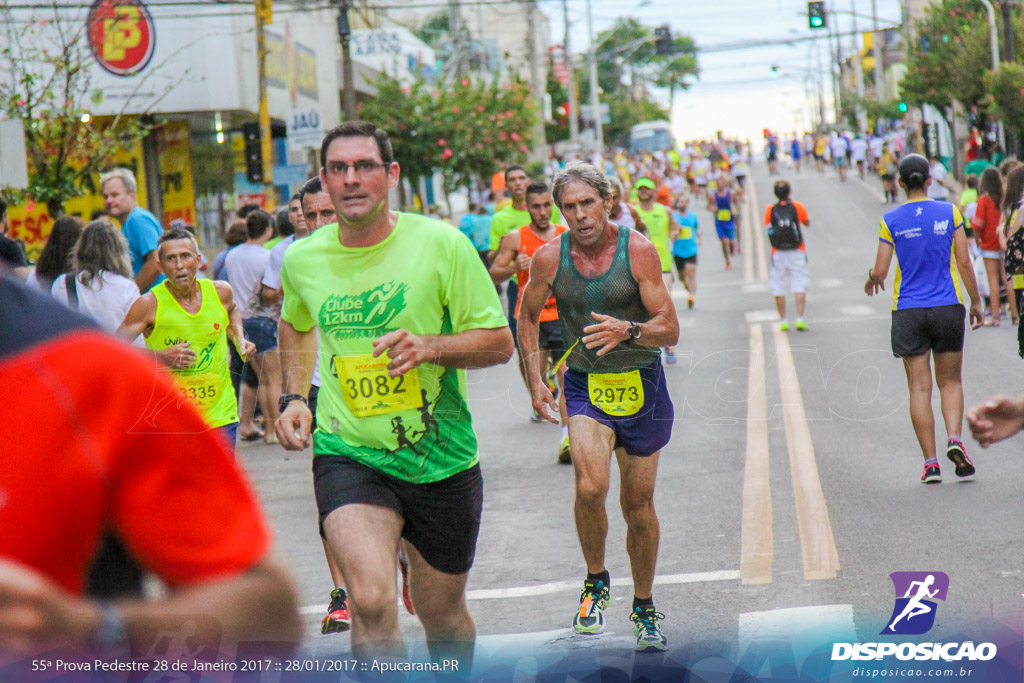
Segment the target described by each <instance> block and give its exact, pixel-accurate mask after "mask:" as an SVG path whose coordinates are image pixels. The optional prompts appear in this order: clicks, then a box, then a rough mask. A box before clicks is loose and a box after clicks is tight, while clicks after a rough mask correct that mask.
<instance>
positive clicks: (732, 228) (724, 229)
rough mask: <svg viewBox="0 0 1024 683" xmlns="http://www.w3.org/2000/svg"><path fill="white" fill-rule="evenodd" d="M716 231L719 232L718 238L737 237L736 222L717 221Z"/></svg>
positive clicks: (732, 238) (731, 238)
mask: <svg viewBox="0 0 1024 683" xmlns="http://www.w3.org/2000/svg"><path fill="white" fill-rule="evenodd" d="M715 232H717V233H718V239H720V240H724V239H730V240H734V239H736V223H734V222H733V221H729V222H728V223H719V222H717V221H716V222H715Z"/></svg>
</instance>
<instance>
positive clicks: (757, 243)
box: [744, 179, 768, 282]
mask: <svg viewBox="0 0 1024 683" xmlns="http://www.w3.org/2000/svg"><path fill="white" fill-rule="evenodd" d="M747 188H749V190H750V195H749V196H748V197H747V232H748V233H749V234H752V235H753V236H754V254H755V255H756V256H757V279H758V280H759V281H761V282H766V281H767V280H768V247H767V245H765V243H764V225H762V223H761V216H760V215H759V214H760V208H761V205H760V204H759V203H758V201H757V189H756V188H755V187H754V181H753V179H751V180H750V182H748V183H747ZM749 255H750V254H748V256H749ZM744 261H746V259H744ZM750 261H751V267H753V259H750ZM745 274H746V270H744V275H745ZM747 280H748V281H750V278H747Z"/></svg>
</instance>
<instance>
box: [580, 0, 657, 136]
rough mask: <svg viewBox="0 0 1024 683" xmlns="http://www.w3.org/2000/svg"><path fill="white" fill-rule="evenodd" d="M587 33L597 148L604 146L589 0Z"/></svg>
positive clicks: (591, 102)
mask: <svg viewBox="0 0 1024 683" xmlns="http://www.w3.org/2000/svg"><path fill="white" fill-rule="evenodd" d="M587 34H588V35H589V37H590V55H589V56H590V108H591V109H593V111H594V134H595V137H596V139H597V150H598V151H601V150H602V149H603V148H604V128H603V126H602V124H601V99H600V98H599V97H598V93H597V89H598V85H597V45H596V43H595V41H594V16H593V14H591V11H590V0H587ZM668 108H669V116H671V115H672V103H671V102H669V103H668Z"/></svg>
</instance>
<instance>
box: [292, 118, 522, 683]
mask: <svg viewBox="0 0 1024 683" xmlns="http://www.w3.org/2000/svg"><path fill="white" fill-rule="evenodd" d="M320 163H321V167H322V169H323V170H322V171H321V179H322V182H323V185H324V187H325V189H326V190H327V193H328V194H329V195H330V197H331V201H332V202H333V203H334V206H335V208H336V209H337V215H338V223H337V224H332V225H327V226H324V227H323V228H320V230H318V231H317V232H315V233H313V234H312V235H311V236H310V237H307V238H306V239H305V240H302V241H301V242H296V243H295V244H293V245H292V246H291V247H289V249H288V251H287V252H286V253H285V257H284V265H283V268H282V270H281V282H282V288H283V290H284V305H283V307H282V310H281V324H280V328H279V331H278V341H279V345H280V349H281V356H282V364H283V367H285V368H288V371H287V373H286V378H285V394H284V395H283V396H282V397H281V405H282V414H281V419H280V421H279V422H278V425H277V431H278V436H279V438H280V440H281V443H282V445H283V446H284V447H285V448H287V449H290V450H300V449H303V448H306V447H307V446H308V445H309V442H310V434H309V429H310V422H311V418H312V415H311V414H310V412H309V409H308V408H307V407H306V404H305V398H304V397H305V395H306V392H307V391H308V389H309V382H310V375H311V373H312V369H313V360H314V355H315V354H316V335H315V331H319V336H320V346H319V357H320V372H321V375H322V379H323V381H322V385H321V388H320V393H319V397H318V404H317V431H316V434H315V436H314V437H313V452H314V458H313V480H314V491H315V494H316V500H317V507H318V509H319V515H320V528H321V533H322V535H323V536H324V538H325V539H326V543H327V545H328V547H329V548H330V550H331V551H332V553H333V554H334V556H335V558H336V559H337V560H338V564H339V565H340V566H341V569H342V571H343V572H344V574H345V579H346V581H347V582H348V589H349V595H348V597H349V600H350V604H351V606H352V654H353V655H354V656H356V657H358V658H360V659H365V658H370V657H374V656H399V657H400V656H404V653H405V648H404V646H403V644H402V634H401V631H400V630H399V627H398V613H397V602H398V597H397V589H396V585H395V575H396V572H397V570H398V566H397V559H396V555H397V550H398V546H399V543H400V541H403V543H402V545H403V547H404V550H405V554H406V556H407V557H408V559H409V565H410V567H409V586H410V589H411V592H412V601H413V603H414V604H415V606H416V612H417V616H419V618H420V619H421V621H422V623H423V627H424V630H425V631H426V638H427V646H428V647H429V649H430V652H431V655H432V657H434V658H435V659H437V658H441V657H449V658H451V657H455V658H460V659H462V660H463V663H462V666H465V667H466V669H467V670H468V668H469V665H470V660H471V658H472V653H473V641H474V639H475V626H474V624H473V619H472V617H471V616H470V614H469V611H468V609H467V608H466V598H465V587H466V581H467V578H468V572H469V569H470V566H471V565H472V563H473V556H474V553H475V550H476V538H477V534H478V532H479V525H480V516H481V512H482V507H483V481H482V477H481V475H480V467H479V464H478V456H477V444H476V437H475V435H474V432H473V425H472V423H471V421H470V416H469V411H468V406H467V401H466V385H465V372H464V369H465V368H482V367H487V366H490V365H496V364H499V363H504V362H507V361H508V360H509V359H510V358H511V356H512V349H513V344H512V339H511V334H510V333H509V330H508V325H507V323H506V321H505V316H504V315H503V313H502V311H501V306H500V304H499V302H498V297H497V294H496V293H495V291H494V286H493V285H492V284H491V281H490V277H489V276H488V274H487V271H486V269H485V268H484V267H483V264H481V263H480V258H479V256H478V255H477V253H476V250H475V249H474V248H473V245H472V243H471V242H470V241H469V239H468V238H466V236H465V235H463V234H461V233H460V232H459V231H458V230H456V229H455V228H454V227H452V226H449V225H447V224H444V223H441V222H438V221H434V220H431V219H428V218H424V217H419V216H414V215H411V214H403V213H396V212H393V211H391V210H390V206H389V201H388V192H389V190H391V189H393V188H395V187H397V186H398V183H399V167H398V164H397V163H396V162H395V161H394V160H393V157H392V153H391V145H390V142H389V141H388V137H387V133H385V132H384V131H383V130H381V129H380V128H377V127H376V126H375V125H374V124H372V123H367V122H365V121H349V122H346V123H344V124H342V125H340V126H337V127H336V128H334V129H332V130H331V131H330V132H329V133H328V134H327V136H326V137H325V138H324V141H323V144H322V146H321V149H320Z"/></svg>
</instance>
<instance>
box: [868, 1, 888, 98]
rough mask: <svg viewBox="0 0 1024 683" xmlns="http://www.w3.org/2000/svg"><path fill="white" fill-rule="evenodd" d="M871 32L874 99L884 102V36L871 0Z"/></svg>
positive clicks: (874, 4)
mask: <svg viewBox="0 0 1024 683" xmlns="http://www.w3.org/2000/svg"><path fill="white" fill-rule="evenodd" d="M871 30H872V31H873V32H874V38H873V40H874V43H875V99H876V100H877V101H879V102H884V101H885V95H886V88H885V64H883V63H882V60H883V59H884V58H885V57H884V56H885V38H884V34H883V33H882V32H881V31H879V30H878V2H877V0H871Z"/></svg>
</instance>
